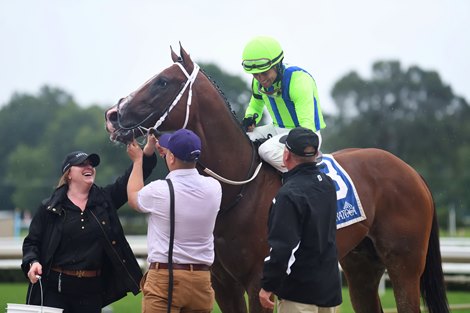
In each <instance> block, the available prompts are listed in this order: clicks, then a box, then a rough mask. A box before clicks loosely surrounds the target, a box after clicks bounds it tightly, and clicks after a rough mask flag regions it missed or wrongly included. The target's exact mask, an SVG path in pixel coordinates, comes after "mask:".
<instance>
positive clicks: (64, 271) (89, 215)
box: [21, 136, 157, 313]
mask: <svg viewBox="0 0 470 313" xmlns="http://www.w3.org/2000/svg"><path fill="white" fill-rule="evenodd" d="M155 143H156V139H155V138H154V137H153V136H149V139H148V142H147V145H146V146H145V147H144V149H143V150H144V156H145V157H144V162H143V165H142V167H143V172H144V177H145V178H147V177H148V176H149V175H150V173H151V172H152V170H153V168H154V167H155V165H156V163H157V159H156V155H155V153H154V147H155ZM99 163H100V158H99V156H98V155H97V154H86V153H84V152H81V151H76V152H72V153H70V154H68V155H67V156H66V157H65V160H64V162H63V164H62V167H61V171H62V177H61V178H60V180H59V184H58V186H57V189H56V190H55V191H54V192H53V194H52V195H51V197H50V198H48V199H46V200H44V201H43V202H42V204H41V206H40V207H39V209H38V211H37V212H36V214H35V216H34V218H33V220H32V222H31V225H30V228H29V234H28V236H27V237H26V238H25V240H24V243H23V263H22V264H21V267H22V270H23V272H24V273H25V275H27V277H28V278H29V280H30V282H31V284H30V286H29V290H31V288H32V287H33V284H35V283H36V282H37V280H38V278H37V276H38V275H39V276H42V285H43V288H44V305H45V306H51V307H58V308H63V309H64V313H73V312H87V313H94V312H101V308H102V307H104V306H106V305H108V304H109V303H112V302H114V301H116V300H118V299H120V298H122V297H124V296H125V295H126V293H127V292H129V291H132V292H133V293H134V294H137V293H138V292H139V282H140V279H141V278H142V272H141V269H140V267H139V265H138V263H137V260H136V258H135V256H134V254H133V252H132V250H131V248H130V246H129V244H128V242H127V240H126V238H125V236H124V232H123V229H122V226H121V223H120V221H119V218H118V215H117V209H119V208H120V207H121V206H122V205H123V204H125V203H126V202H127V192H126V188H127V181H128V179H129V175H130V173H131V170H132V166H131V167H129V168H128V169H127V170H126V172H125V173H124V174H123V175H122V176H121V177H119V178H118V179H117V180H116V181H115V182H114V183H113V184H110V185H108V186H106V187H98V186H97V185H95V184H94V181H95V175H96V169H95V167H96V166H98V164H99ZM29 290H28V294H29ZM40 297H41V294H40V288H39V286H36V287H35V288H33V289H32V295H31V301H30V304H40V303H41V298H40Z"/></svg>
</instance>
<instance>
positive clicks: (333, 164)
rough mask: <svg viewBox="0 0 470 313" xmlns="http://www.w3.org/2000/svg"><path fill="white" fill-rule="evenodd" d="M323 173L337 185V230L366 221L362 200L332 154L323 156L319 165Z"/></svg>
mask: <svg viewBox="0 0 470 313" xmlns="http://www.w3.org/2000/svg"><path fill="white" fill-rule="evenodd" d="M318 168H319V169H320V171H321V172H323V173H325V174H326V175H328V176H330V177H331V179H333V181H334V182H335V185H336V198H337V199H338V202H337V209H336V228H337V229H340V228H343V227H345V226H348V225H351V224H354V223H357V222H360V221H363V220H365V219H366V215H365V213H364V210H363V209H362V205H361V200H360V199H359V196H358V194H357V191H356V187H354V183H353V181H352V180H351V178H350V177H349V175H348V173H346V171H345V170H344V169H343V168H342V167H341V165H339V163H338V162H337V161H336V160H335V158H334V157H333V155H331V154H323V158H322V161H321V162H320V163H318Z"/></svg>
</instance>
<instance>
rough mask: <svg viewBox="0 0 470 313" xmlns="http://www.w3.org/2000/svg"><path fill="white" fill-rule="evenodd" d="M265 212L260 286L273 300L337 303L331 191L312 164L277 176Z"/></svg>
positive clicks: (327, 180)
mask: <svg viewBox="0 0 470 313" xmlns="http://www.w3.org/2000/svg"><path fill="white" fill-rule="evenodd" d="M283 179H284V181H283V186H282V187H281V188H280V189H279V192H278V194H277V195H276V198H275V202H274V204H273V207H272V208H271V211H270V213H269V221H268V228H269V234H268V242H269V245H270V247H271V251H270V254H269V257H268V258H267V259H266V260H265V263H264V270H263V278H262V281H261V286H262V287H263V289H265V290H267V291H272V292H273V293H275V294H276V295H277V296H278V297H279V298H281V299H286V300H289V301H294V302H300V303H305V304H315V305H317V306H321V307H334V306H337V305H339V304H341V302H342V298H341V278H340V273H339V269H338V256H337V251H336V190H335V185H334V182H333V181H332V180H331V178H330V177H328V176H326V175H325V174H323V173H321V172H320V171H319V170H318V168H317V167H316V165H315V163H303V164H300V165H298V166H296V167H295V168H294V169H292V170H290V171H289V172H287V173H286V174H284V177H283Z"/></svg>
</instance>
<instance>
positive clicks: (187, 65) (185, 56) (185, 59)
mask: <svg viewBox="0 0 470 313" xmlns="http://www.w3.org/2000/svg"><path fill="white" fill-rule="evenodd" d="M180 55H181V58H182V59H183V65H184V67H185V68H186V70H187V71H188V72H189V73H191V72H192V71H193V69H194V63H193V60H191V57H190V56H189V54H188V53H187V52H186V50H184V49H183V46H182V45H181V41H180Z"/></svg>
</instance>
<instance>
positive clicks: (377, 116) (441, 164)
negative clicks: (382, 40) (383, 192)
mask: <svg viewBox="0 0 470 313" xmlns="http://www.w3.org/2000/svg"><path fill="white" fill-rule="evenodd" d="M332 96H333V99H334V101H335V104H336V105H337V107H338V112H339V113H338V115H337V116H335V117H332V118H331V120H330V121H329V125H332V127H330V128H328V129H327V131H325V143H326V144H327V145H325V146H327V147H328V148H330V149H332V150H336V149H341V148H345V147H377V148H382V149H385V150H388V151H390V152H392V153H394V154H396V155H397V156H399V157H400V158H402V159H403V160H405V161H406V162H407V163H409V164H410V165H412V166H413V167H414V168H416V169H417V170H418V172H420V173H421V174H422V175H423V177H425V179H426V180H427V182H428V183H429V185H430V187H431V190H432V191H433V195H434V198H435V200H436V203H437V204H438V207H439V208H441V209H442V208H448V207H449V206H451V205H456V206H458V208H459V210H460V214H464V213H467V214H468V213H469V211H468V209H466V210H467V211H466V212H465V208H470V201H469V199H468V196H467V195H465V193H462V187H463V186H468V184H469V180H468V175H467V174H464V173H463V172H464V171H463V170H462V169H464V168H466V167H468V165H469V160H470V158H469V157H468V156H469V155H468V150H469V149H470V146H469V145H470V140H469V139H470V138H469V136H470V131H469V128H468V126H467V125H466V124H467V123H465V122H464V121H465V120H467V121H468V119H469V118H470V115H469V105H468V103H467V102H466V100H465V99H463V98H462V97H459V96H456V95H454V93H453V92H452V88H451V87H450V86H448V85H446V84H444V83H443V82H442V80H441V78H440V76H439V74H438V73H437V72H435V71H425V70H422V69H420V68H419V67H417V66H412V67H410V68H408V69H402V68H401V65H400V63H399V62H398V61H382V62H376V63H374V64H373V66H372V77H371V79H364V78H361V77H360V76H359V75H358V74H357V73H356V72H351V73H349V74H347V75H345V76H344V77H342V78H341V79H340V80H339V81H338V82H337V83H336V84H335V86H334V88H333V90H332ZM465 157H466V159H465ZM456 199H462V201H460V200H456ZM464 199H465V200H464Z"/></svg>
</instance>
